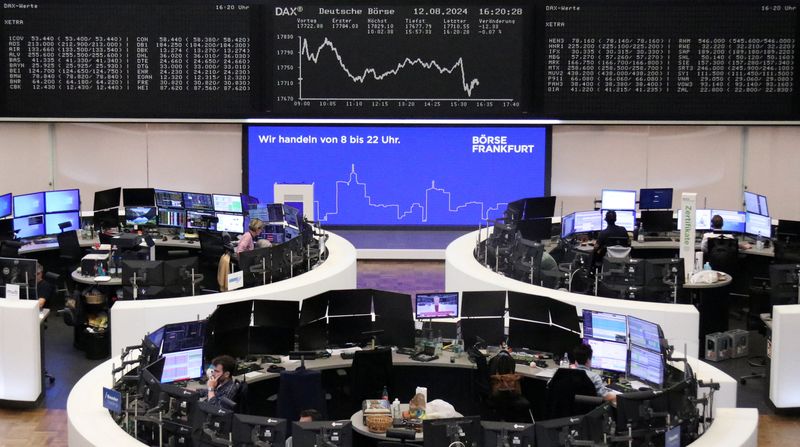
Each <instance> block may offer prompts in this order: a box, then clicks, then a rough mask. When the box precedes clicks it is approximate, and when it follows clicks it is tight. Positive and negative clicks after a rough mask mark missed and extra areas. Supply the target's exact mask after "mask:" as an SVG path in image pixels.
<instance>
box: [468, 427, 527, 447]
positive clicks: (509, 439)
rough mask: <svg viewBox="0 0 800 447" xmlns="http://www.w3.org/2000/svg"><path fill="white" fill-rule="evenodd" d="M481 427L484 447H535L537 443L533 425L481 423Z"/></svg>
mask: <svg viewBox="0 0 800 447" xmlns="http://www.w3.org/2000/svg"><path fill="white" fill-rule="evenodd" d="M481 426H482V427H483V447H506V446H509V447H512V446H513V447H533V446H534V442H536V439H535V435H536V433H535V431H534V425H533V424H522V423H517V422H495V421H481Z"/></svg>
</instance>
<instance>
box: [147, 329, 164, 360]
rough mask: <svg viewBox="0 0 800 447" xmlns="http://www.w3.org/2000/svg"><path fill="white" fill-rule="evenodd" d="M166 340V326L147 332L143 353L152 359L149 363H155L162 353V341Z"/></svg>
mask: <svg viewBox="0 0 800 447" xmlns="http://www.w3.org/2000/svg"><path fill="white" fill-rule="evenodd" d="M163 341H164V326H161V327H160V328H158V329H156V330H154V331H153V332H150V333H149V334H147V336H145V337H144V340H143V345H144V346H143V350H142V355H143V356H144V357H145V358H146V359H150V360H149V361H148V362H147V363H153V362H154V361H156V358H157V357H158V356H159V355H161V343H162V342H163Z"/></svg>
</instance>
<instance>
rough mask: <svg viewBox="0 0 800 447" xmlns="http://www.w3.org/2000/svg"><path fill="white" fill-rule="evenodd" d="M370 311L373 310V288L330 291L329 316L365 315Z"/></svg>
mask: <svg viewBox="0 0 800 447" xmlns="http://www.w3.org/2000/svg"><path fill="white" fill-rule="evenodd" d="M370 312H372V289H347V290H331V291H330V292H328V316H339V315H364V314H368V313H370Z"/></svg>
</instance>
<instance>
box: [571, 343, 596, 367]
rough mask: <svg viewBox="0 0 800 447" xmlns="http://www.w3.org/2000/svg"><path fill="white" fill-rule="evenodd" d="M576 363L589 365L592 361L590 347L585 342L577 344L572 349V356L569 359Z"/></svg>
mask: <svg viewBox="0 0 800 447" xmlns="http://www.w3.org/2000/svg"><path fill="white" fill-rule="evenodd" d="M570 360H572V361H573V362H575V363H577V364H578V365H585V366H590V363H591V362H592V347H591V346H589V345H587V344H583V343H582V344H579V345H577V346H575V348H573V349H572V358H571V359H570Z"/></svg>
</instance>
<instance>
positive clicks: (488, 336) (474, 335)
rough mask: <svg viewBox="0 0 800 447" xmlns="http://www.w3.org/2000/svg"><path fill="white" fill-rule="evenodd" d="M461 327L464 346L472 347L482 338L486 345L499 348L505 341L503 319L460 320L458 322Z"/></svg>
mask: <svg viewBox="0 0 800 447" xmlns="http://www.w3.org/2000/svg"><path fill="white" fill-rule="evenodd" d="M458 324H459V325H460V326H461V337H462V339H463V340H464V343H465V346H472V345H474V344H475V343H476V342H477V341H478V337H480V338H482V339H483V340H484V341H485V342H486V343H487V344H489V345H492V346H499V345H500V344H501V343H504V342H505V341H506V335H505V328H504V326H505V318H503V317H491V318H461V319H460V320H459V321H458Z"/></svg>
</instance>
